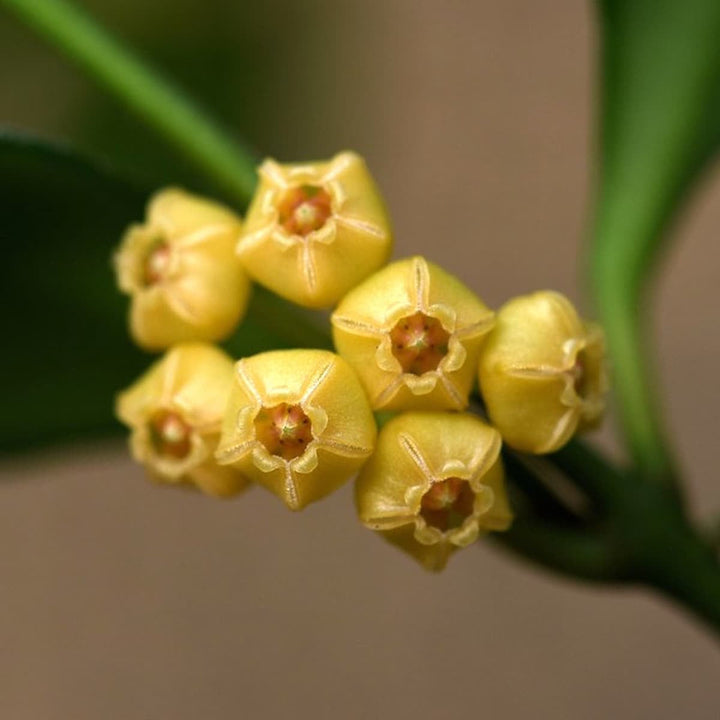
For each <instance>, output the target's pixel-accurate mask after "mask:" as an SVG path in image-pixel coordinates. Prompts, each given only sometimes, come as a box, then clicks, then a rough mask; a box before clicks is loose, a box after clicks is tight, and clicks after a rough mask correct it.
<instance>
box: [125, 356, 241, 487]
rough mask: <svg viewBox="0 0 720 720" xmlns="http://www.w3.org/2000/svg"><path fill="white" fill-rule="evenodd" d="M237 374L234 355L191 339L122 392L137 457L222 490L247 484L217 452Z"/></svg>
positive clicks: (162, 471)
mask: <svg viewBox="0 0 720 720" xmlns="http://www.w3.org/2000/svg"><path fill="white" fill-rule="evenodd" d="M232 377H233V361H232V360H231V359H230V357H228V356H227V355H226V354H225V353H224V352H222V351H221V350H219V349H218V348H216V347H214V346H213V345H205V344H203V343H187V344H183V345H177V346H176V347H174V348H173V349H172V350H170V351H169V352H168V353H167V354H166V355H164V356H163V357H162V358H161V359H160V360H158V361H157V362H156V363H155V364H154V365H153V366H152V367H151V368H150V369H149V370H148V371H147V372H146V373H145V374H144V375H143V376H142V377H141V378H140V379H139V380H138V381H137V382H136V383H134V384H133V385H132V386H131V387H130V388H128V389H127V390H125V391H124V392H122V393H120V395H119V396H118V398H117V403H116V414H117V416H118V418H119V419H120V420H121V421H122V422H123V423H125V425H127V426H128V427H129V428H130V430H131V434H130V448H131V451H132V454H133V457H134V458H135V459H136V460H137V461H138V462H139V463H141V464H142V465H144V466H145V468H146V469H147V471H148V473H149V475H150V477H151V478H152V479H154V480H156V481H157V482H160V483H170V484H180V485H187V484H191V485H195V486H196V487H198V488H200V489H201V490H202V491H204V492H206V493H208V494H209V495H217V496H229V495H234V494H236V493H238V492H240V491H241V490H243V489H244V488H245V487H246V485H247V480H246V479H245V478H244V477H243V476H242V475H241V473H239V472H238V471H237V470H235V469H234V468H228V467H221V466H219V465H218V464H217V463H216V462H215V457H214V453H215V450H216V448H217V444H218V440H219V439H220V429H221V426H222V420H223V416H224V413H225V405H226V403H227V398H228V394H229V392H230V386H231V384H232Z"/></svg>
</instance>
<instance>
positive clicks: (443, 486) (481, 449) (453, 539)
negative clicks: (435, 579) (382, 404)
mask: <svg viewBox="0 0 720 720" xmlns="http://www.w3.org/2000/svg"><path fill="white" fill-rule="evenodd" d="M501 444H502V442H501V439H500V434H499V433H498V432H497V431H496V430H495V429H494V428H492V427H490V426H489V425H486V424H485V423H483V422H482V421H481V420H479V419H478V418H477V417H475V416H474V415H469V414H466V413H462V414H455V413H442V412H417V413H405V414H403V415H398V416H397V417H395V418H393V419H392V420H390V421H389V422H388V423H387V425H385V426H384V427H383V429H382V430H381V432H380V435H379V437H378V442H377V448H376V450H375V453H374V454H373V456H372V458H371V459H370V460H369V461H368V462H367V464H366V465H365V467H364V468H363V470H362V472H361V473H360V476H359V477H358V480H357V483H356V486H355V500H356V504H357V509H358V514H359V516H360V520H361V522H362V523H363V524H364V525H365V526H366V527H368V528H370V529H371V530H377V531H378V532H379V533H380V534H381V535H382V536H383V537H384V538H385V539H386V540H388V541H389V542H391V543H393V544H394V545H397V546H398V547H400V548H401V549H403V550H405V551H406V552H408V553H409V554H410V555H412V556H413V557H414V558H415V559H416V560H418V562H420V563H421V564H422V565H423V566H424V567H425V568H427V569H428V570H442V569H443V568H444V567H445V564H446V563H447V560H448V558H449V556H450V555H451V553H453V552H454V551H455V550H457V549H458V548H461V547H465V546H467V545H469V544H470V543H472V542H474V541H475V540H476V539H477V538H478V536H479V535H480V534H484V533H485V532H487V531H489V530H505V529H507V528H508V527H509V525H510V522H511V520H512V513H511V511H510V508H509V506H508V502H507V496H506V494H505V486H504V475H503V468H502V463H501V461H500V447H501Z"/></svg>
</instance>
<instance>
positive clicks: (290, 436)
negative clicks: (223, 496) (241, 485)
mask: <svg viewBox="0 0 720 720" xmlns="http://www.w3.org/2000/svg"><path fill="white" fill-rule="evenodd" d="M375 435H376V428H375V420H374V418H373V415H372V412H371V410H370V407H369V406H368V402H367V399H366V397H365V394H364V392H363V389H362V386H361V385H360V382H359V381H358V379H357V377H356V376H355V373H354V372H353V371H352V370H351V368H350V367H349V366H348V365H347V363H345V361H344V360H343V359H342V358H340V357H338V356H337V355H335V354H333V353H330V352H327V351H324V350H277V351H273V352H266V353H261V354H260V355H254V356H253V357H250V358H245V359H243V360H240V361H239V362H238V363H237V364H236V365H235V373H234V382H233V387H232V391H231V394H230V400H229V402H228V407H227V413H226V415H225V421H224V423H223V431H222V438H221V440H220V445H219V447H218V450H217V454H216V457H217V458H218V462H220V463H221V464H223V465H228V464H230V465H232V466H233V467H236V468H238V469H239V470H241V472H242V473H243V474H244V475H246V476H247V477H248V478H250V479H251V480H254V481H255V482H257V483H259V484H261V485H264V486H265V487H266V488H268V489H269V490H270V491H271V492H273V493H274V494H275V495H277V496H278V497H280V498H281V499H282V500H283V501H284V502H285V503H286V504H287V506H288V507H289V508H290V509H291V510H300V509H302V508H303V507H305V506H306V505H307V504H308V503H311V502H314V501H316V500H319V499H320V498H322V497H324V496H325V495H328V494H329V493H331V492H332V491H333V490H335V489H336V488H338V487H339V486H340V485H342V484H343V483H344V482H345V481H346V480H347V479H348V478H349V477H350V476H351V475H352V474H353V473H354V472H356V471H357V470H358V468H359V467H360V466H361V465H362V464H363V462H365V460H366V459H367V457H368V456H369V455H370V454H371V453H372V451H373V447H374V445H375Z"/></svg>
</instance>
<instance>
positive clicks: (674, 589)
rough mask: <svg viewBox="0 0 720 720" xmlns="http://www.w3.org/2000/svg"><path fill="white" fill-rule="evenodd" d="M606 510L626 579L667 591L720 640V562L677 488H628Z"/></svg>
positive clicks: (640, 485)
mask: <svg viewBox="0 0 720 720" xmlns="http://www.w3.org/2000/svg"><path fill="white" fill-rule="evenodd" d="M608 510H609V514H608V533H609V535H610V537H611V538H612V542H613V544H614V545H615V547H616V548H618V550H619V551H620V552H622V556H623V558H624V562H623V565H624V567H626V568H627V573H626V579H627V580H630V581H634V582H640V583H643V584H645V585H647V586H649V587H652V588H654V589H656V590H660V591H662V592H664V593H665V594H666V595H668V596H669V597H670V598H672V599H673V600H675V601H676V602H677V603H679V604H680V605H682V606H683V607H684V608H685V609H686V610H689V611H691V612H693V613H694V614H695V615H696V617H698V618H699V619H701V620H703V621H704V622H706V623H707V624H708V625H709V626H710V627H711V628H712V629H713V630H714V631H715V632H716V633H718V634H719V635H720V562H719V561H718V558H717V557H716V554H715V552H714V550H713V548H712V547H711V546H710V545H709V544H708V543H706V542H705V540H704V539H703V538H701V537H700V535H699V534H698V533H697V532H696V531H695V530H694V528H693V527H692V525H691V523H690V521H689V519H688V517H687V515H686V514H685V512H684V510H683V509H682V508H681V507H680V506H679V505H678V503H677V499H676V495H675V491H674V488H672V487H668V486H663V485H661V484H657V483H637V482H636V483H629V484H628V485H627V488H626V490H625V492H624V493H622V494H620V495H617V496H616V498H615V502H614V503H613V505H611V506H610V507H609V508H608Z"/></svg>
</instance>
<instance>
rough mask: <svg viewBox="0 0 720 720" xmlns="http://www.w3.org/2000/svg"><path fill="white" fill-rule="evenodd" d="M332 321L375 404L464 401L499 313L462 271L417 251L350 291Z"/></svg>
mask: <svg viewBox="0 0 720 720" xmlns="http://www.w3.org/2000/svg"><path fill="white" fill-rule="evenodd" d="M332 324H333V339H334V341H335V347H336V348H337V351H338V352H339V353H340V355H342V357H344V358H345V359H346V360H347V361H348V362H349V363H350V365H352V367H353V368H354V369H355V370H356V372H357V373H358V375H359V376H360V379H361V380H362V382H363V385H364V386H365V389H366V391H367V393H368V395H369V397H370V401H371V404H372V406H373V408H374V409H376V410H415V409H423V410H425V409H427V410H442V409H462V408H464V407H466V406H467V404H468V395H469V393H470V389H471V387H472V384H473V382H474V380H475V369H476V367H477V358H478V355H479V353H480V347H481V345H482V343H483V341H484V339H485V335H486V334H487V333H488V332H489V331H490V329H491V328H492V326H493V313H492V312H491V311H490V310H488V308H487V307H486V306H485V305H484V304H483V302H482V301H481V300H480V298H478V297H477V296H476V295H475V294H474V293H473V292H472V291H471V290H469V289H468V288H467V287H465V285H463V284H462V283H461V282H460V281H459V280H458V279H457V278H455V277H453V276H452V275H450V274H448V273H446V272H445V271H444V270H442V269H441V268H439V267H438V266H437V265H434V264H433V263H430V262H427V260H425V259H424V258H422V257H413V258H408V259H406V260H400V261H399V262H396V263H393V264H392V265H388V266H387V267H385V268H383V269H382V270H380V271H379V272H377V273H375V274H374V275H372V276H371V277H369V278H368V279H367V280H365V282H363V283H362V284H361V285H359V286H358V287H356V288H355V289H354V290H352V291H351V292H350V293H348V294H347V295H346V296H345V298H344V299H343V301H342V302H341V303H340V305H338V307H337V309H336V310H335V312H334V313H333V315H332Z"/></svg>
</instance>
